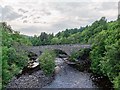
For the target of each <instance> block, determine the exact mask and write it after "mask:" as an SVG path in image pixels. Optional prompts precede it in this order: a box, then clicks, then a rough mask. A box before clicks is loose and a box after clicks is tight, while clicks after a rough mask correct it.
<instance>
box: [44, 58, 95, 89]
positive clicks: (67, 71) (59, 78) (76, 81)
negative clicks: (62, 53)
mask: <svg viewBox="0 0 120 90" xmlns="http://www.w3.org/2000/svg"><path fill="white" fill-rule="evenodd" d="M56 66H59V68H60V70H59V72H58V73H57V74H56V76H55V79H54V80H53V82H52V83H50V84H48V85H47V86H45V87H44V88H97V86H96V85H95V84H94V82H93V81H92V80H91V78H90V75H91V74H90V73H87V72H80V71H78V70H76V69H75V68H72V67H70V66H69V65H68V64H66V63H65V62H64V60H63V59H61V58H56Z"/></svg>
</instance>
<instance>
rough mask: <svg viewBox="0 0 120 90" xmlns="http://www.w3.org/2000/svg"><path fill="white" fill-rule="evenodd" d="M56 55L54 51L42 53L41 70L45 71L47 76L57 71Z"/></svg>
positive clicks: (40, 59) (40, 58)
mask: <svg viewBox="0 0 120 90" xmlns="http://www.w3.org/2000/svg"><path fill="white" fill-rule="evenodd" d="M55 57H56V55H55V53H54V51H48V50H46V51H45V52H43V53H42V55H41V56H40V57H39V61H40V68H41V69H42V70H43V71H44V73H45V74H46V75H51V74H53V72H54V69H55Z"/></svg>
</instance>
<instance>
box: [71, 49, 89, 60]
mask: <svg viewBox="0 0 120 90" xmlns="http://www.w3.org/2000/svg"><path fill="white" fill-rule="evenodd" d="M89 53H90V49H89V48H85V49H80V50H79V51H77V52H73V53H72V54H71V56H70V57H69V60H70V61H72V62H75V61H76V60H78V59H79V60H87V59H89Z"/></svg>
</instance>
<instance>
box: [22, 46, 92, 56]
mask: <svg viewBox="0 0 120 90" xmlns="http://www.w3.org/2000/svg"><path fill="white" fill-rule="evenodd" d="M81 48H91V45H81V44H65V45H45V46H28V47H24V48H23V49H25V50H27V51H29V52H33V53H36V54H37V55H40V54H41V52H44V51H45V50H62V51H63V52H65V53H66V54H67V55H71V53H72V52H74V51H75V52H76V51H79V50H80V49H81Z"/></svg>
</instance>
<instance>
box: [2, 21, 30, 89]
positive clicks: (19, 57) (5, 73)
mask: <svg viewBox="0 0 120 90" xmlns="http://www.w3.org/2000/svg"><path fill="white" fill-rule="evenodd" d="M0 32H2V84H3V88H4V87H5V86H6V85H7V84H8V82H9V81H10V80H11V78H12V77H13V76H15V75H17V74H18V73H19V71H20V70H21V69H22V68H23V67H24V66H26V65H27V61H28V56H27V53H26V52H25V51H24V50H22V49H19V47H20V46H21V45H30V44H31V43H30V42H29V40H28V38H26V37H24V36H23V35H20V34H19V32H16V31H13V30H12V29H11V27H10V26H8V25H7V24H6V23H0Z"/></svg>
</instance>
